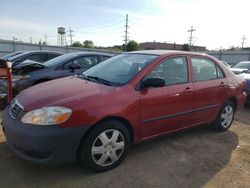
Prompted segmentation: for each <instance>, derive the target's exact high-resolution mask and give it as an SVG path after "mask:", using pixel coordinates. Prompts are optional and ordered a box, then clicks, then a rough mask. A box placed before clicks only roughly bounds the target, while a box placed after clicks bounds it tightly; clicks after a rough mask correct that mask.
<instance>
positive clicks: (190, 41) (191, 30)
mask: <svg viewBox="0 0 250 188" xmlns="http://www.w3.org/2000/svg"><path fill="white" fill-rule="evenodd" d="M194 31H196V30H195V29H194V28H193V26H191V29H190V30H188V31H187V32H190V36H189V46H191V45H192V41H193V32H194Z"/></svg>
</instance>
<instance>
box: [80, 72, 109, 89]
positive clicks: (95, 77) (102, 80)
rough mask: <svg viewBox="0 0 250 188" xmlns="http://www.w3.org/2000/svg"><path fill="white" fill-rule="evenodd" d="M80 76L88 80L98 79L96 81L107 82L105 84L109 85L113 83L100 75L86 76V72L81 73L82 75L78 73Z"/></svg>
mask: <svg viewBox="0 0 250 188" xmlns="http://www.w3.org/2000/svg"><path fill="white" fill-rule="evenodd" d="M78 76H80V77H84V78H85V79H86V80H96V81H98V82H101V83H103V84H105V85H109V86H110V85H112V84H111V83H110V81H108V80H105V79H103V78H100V77H97V76H86V75H84V74H81V75H78Z"/></svg>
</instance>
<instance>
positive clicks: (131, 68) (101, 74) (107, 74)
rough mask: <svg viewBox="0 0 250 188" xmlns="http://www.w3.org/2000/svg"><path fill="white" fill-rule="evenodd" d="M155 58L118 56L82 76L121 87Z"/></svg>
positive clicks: (131, 55) (142, 55)
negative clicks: (95, 78)
mask: <svg viewBox="0 0 250 188" xmlns="http://www.w3.org/2000/svg"><path fill="white" fill-rule="evenodd" d="M157 57H158V56H156V55H147V54H132V53H131V54H130V53H125V54H120V55H117V56H115V57H113V58H111V59H108V60H106V61H104V62H102V63H100V64H98V65H96V66H94V67H93V68H91V69H89V70H87V71H85V72H84V73H83V74H84V76H86V77H97V78H100V79H103V80H106V81H108V82H110V83H113V84H116V85H123V84H125V83H127V82H128V81H129V80H131V79H132V78H133V77H134V76H135V75H136V74H137V73H138V72H140V71H141V70H142V69H143V68H144V67H145V66H146V65H147V64H149V63H150V62H152V61H153V60H154V59H156V58H157Z"/></svg>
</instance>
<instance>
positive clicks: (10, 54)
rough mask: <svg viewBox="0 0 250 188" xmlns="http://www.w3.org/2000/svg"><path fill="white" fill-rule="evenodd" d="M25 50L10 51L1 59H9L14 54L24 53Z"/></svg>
mask: <svg viewBox="0 0 250 188" xmlns="http://www.w3.org/2000/svg"><path fill="white" fill-rule="evenodd" d="M24 52H25V51H17V52H12V53H8V54H6V55H4V56H2V57H1V59H9V58H11V57H13V56H16V55H19V54H21V53H24Z"/></svg>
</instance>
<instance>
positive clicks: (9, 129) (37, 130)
mask: <svg viewBox="0 0 250 188" xmlns="http://www.w3.org/2000/svg"><path fill="white" fill-rule="evenodd" d="M8 109H9V108H8V107H7V108H5V110H4V112H3V118H2V126H3V131H4V134H5V137H6V140H7V144H8V146H9V147H10V148H11V149H12V150H13V151H14V152H15V153H16V154H17V155H18V156H19V157H21V158H23V159H25V160H29V161H32V162H36V163H40V164H51V163H53V164H58V163H68V162H74V161H75V160H76V159H77V149H78V147H79V144H80V141H81V138H82V137H83V136H84V134H85V133H86V131H87V129H88V127H81V126H78V127H72V128H60V127H59V126H56V125H54V126H36V125H28V124H23V123H22V122H21V121H20V118H17V119H13V118H12V117H11V116H10V115H9V112H8ZM22 115H23V114H21V115H20V116H21V117H22Z"/></svg>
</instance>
